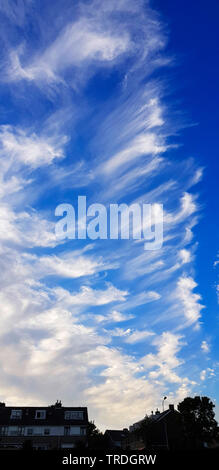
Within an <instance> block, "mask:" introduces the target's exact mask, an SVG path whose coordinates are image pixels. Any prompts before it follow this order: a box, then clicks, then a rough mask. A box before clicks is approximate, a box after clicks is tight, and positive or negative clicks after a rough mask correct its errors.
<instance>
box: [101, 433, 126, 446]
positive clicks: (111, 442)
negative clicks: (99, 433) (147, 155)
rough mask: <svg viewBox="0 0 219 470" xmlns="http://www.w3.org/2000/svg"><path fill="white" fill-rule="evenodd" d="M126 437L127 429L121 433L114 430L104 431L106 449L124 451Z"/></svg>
mask: <svg viewBox="0 0 219 470" xmlns="http://www.w3.org/2000/svg"><path fill="white" fill-rule="evenodd" d="M127 435H128V429H123V430H122V431H120V430H114V429H106V431H105V433H104V437H105V442H106V445H107V448H109V449H116V448H117V449H118V448H120V449H125V448H126V445H125V444H126V438H127Z"/></svg>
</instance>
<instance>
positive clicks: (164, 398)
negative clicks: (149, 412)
mask: <svg viewBox="0 0 219 470" xmlns="http://www.w3.org/2000/svg"><path fill="white" fill-rule="evenodd" d="M166 399H167V397H163V401H162V406H163V411H164V400H166Z"/></svg>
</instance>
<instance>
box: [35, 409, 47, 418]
mask: <svg viewBox="0 0 219 470" xmlns="http://www.w3.org/2000/svg"><path fill="white" fill-rule="evenodd" d="M35 419H46V410H36V414H35Z"/></svg>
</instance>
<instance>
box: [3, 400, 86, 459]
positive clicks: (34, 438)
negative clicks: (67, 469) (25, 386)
mask: <svg viewBox="0 0 219 470" xmlns="http://www.w3.org/2000/svg"><path fill="white" fill-rule="evenodd" d="M87 426H88V413H87V408H86V407H69V406H68V407H64V406H62V403H61V402H60V401H57V402H56V403H55V404H54V405H51V406H47V407H46V406H6V405H5V403H0V449H13V448H14V449H19V448H30V447H32V448H35V449H45V450H46V449H61V448H73V447H77V446H79V445H84V446H86V444H87Z"/></svg>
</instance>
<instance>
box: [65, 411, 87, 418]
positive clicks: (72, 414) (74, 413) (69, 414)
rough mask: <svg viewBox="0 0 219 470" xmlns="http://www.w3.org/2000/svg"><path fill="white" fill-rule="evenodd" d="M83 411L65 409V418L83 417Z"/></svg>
mask: <svg viewBox="0 0 219 470" xmlns="http://www.w3.org/2000/svg"><path fill="white" fill-rule="evenodd" d="M83 417H84V414H83V411H66V412H65V419H83Z"/></svg>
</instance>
